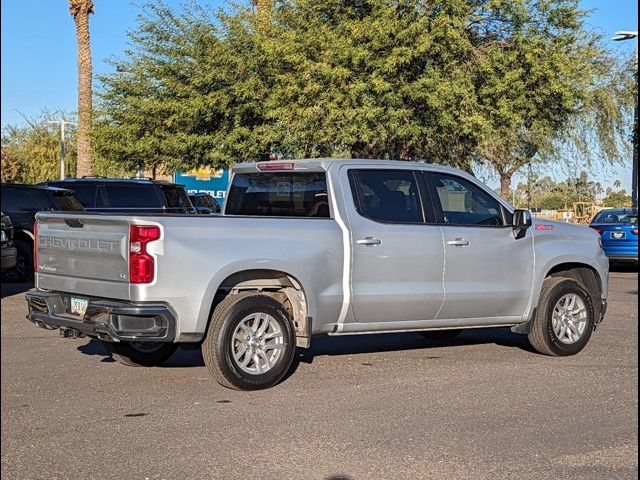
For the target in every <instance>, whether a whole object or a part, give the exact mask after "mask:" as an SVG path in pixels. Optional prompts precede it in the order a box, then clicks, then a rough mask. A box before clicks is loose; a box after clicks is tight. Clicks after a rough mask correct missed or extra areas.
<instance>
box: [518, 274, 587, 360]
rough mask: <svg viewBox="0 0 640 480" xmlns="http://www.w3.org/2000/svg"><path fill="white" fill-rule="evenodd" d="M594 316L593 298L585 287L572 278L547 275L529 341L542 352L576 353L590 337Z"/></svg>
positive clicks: (559, 354) (557, 354)
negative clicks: (548, 276)
mask: <svg viewBox="0 0 640 480" xmlns="http://www.w3.org/2000/svg"><path fill="white" fill-rule="evenodd" d="M594 318H595V315H594V302H593V299H592V298H591V295H590V294H589V292H588V291H587V289H586V288H584V287H583V286H582V285H581V284H580V283H578V282H576V281H575V280H573V279H569V278H562V277H550V278H547V279H546V280H545V281H544V283H543V285H542V291H541V292H540V299H539V301H538V308H537V310H536V316H535V318H534V320H533V325H532V327H531V333H529V342H530V343H531V346H533V348H535V349H536V350H537V351H538V352H540V353H542V354H545V355H552V356H567V355H575V354H576V353H578V352H579V351H581V350H582V349H583V348H584V347H585V346H586V345H587V342H588V341H589V338H591V333H592V332H593V324H594Z"/></svg>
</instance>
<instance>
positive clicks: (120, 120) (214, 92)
mask: <svg viewBox="0 0 640 480" xmlns="http://www.w3.org/2000/svg"><path fill="white" fill-rule="evenodd" d="M184 8H185V10H184V11H183V12H182V13H176V12H174V11H173V10H171V9H170V8H168V7H166V6H164V5H162V4H149V5H147V6H146V7H145V10H144V11H143V13H142V15H141V16H140V18H139V24H138V27H137V28H136V29H135V31H133V32H131V33H130V39H131V43H132V44H133V45H134V46H135V48H134V49H133V50H131V51H129V52H127V55H126V58H125V59H123V60H114V61H113V65H114V67H115V72H114V73H112V74H110V75H105V76H102V77H100V80H101V82H102V88H101V90H100V92H99V99H100V101H99V108H100V111H99V113H98V118H97V121H96V123H95V125H94V131H93V148H94V152H95V154H96V156H97V157H99V158H100V162H102V163H103V164H105V165H107V164H110V165H114V164H120V165H122V166H123V167H124V168H126V169H127V170H136V169H137V168H145V169H151V170H157V171H164V172H171V171H173V170H175V169H178V168H188V167H193V166H197V165H202V164H210V165H216V166H220V165H229V164H232V163H234V162H236V161H243V160H246V161H248V160H255V159H256V158H259V157H260V156H261V155H264V154H265V153H266V152H268V150H269V147H268V144H269V134H268V129H265V128H263V127H264V125H265V118H264V114H263V111H264V104H265V102H266V96H267V94H268V88H267V87H266V81H267V77H266V76H265V75H263V72H264V70H265V69H266V68H267V65H266V62H265V61H264V56H263V55H261V53H260V46H259V45H258V44H257V43H256V38H257V37H256V36H255V34H254V33H253V29H252V25H254V23H255V15H254V14H253V13H251V12H250V11H248V10H246V11H245V10H239V11H237V12H236V13H235V14H234V15H233V16H224V15H220V17H219V18H218V19H217V20H216V21H218V22H219V26H214V24H213V22H214V20H213V16H212V14H211V12H209V11H208V10H206V9H204V8H201V7H198V6H196V5H194V4H189V6H188V7H184Z"/></svg>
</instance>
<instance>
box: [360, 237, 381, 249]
mask: <svg viewBox="0 0 640 480" xmlns="http://www.w3.org/2000/svg"><path fill="white" fill-rule="evenodd" d="M356 243H357V244H358V245H368V246H370V247H372V246H374V245H380V244H381V243H382V240H380V239H378V238H374V237H364V238H361V239H360V240H356Z"/></svg>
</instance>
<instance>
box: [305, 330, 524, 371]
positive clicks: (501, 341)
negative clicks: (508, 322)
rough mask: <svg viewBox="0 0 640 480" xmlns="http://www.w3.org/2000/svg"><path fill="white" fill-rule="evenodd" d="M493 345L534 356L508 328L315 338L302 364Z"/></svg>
mask: <svg viewBox="0 0 640 480" xmlns="http://www.w3.org/2000/svg"><path fill="white" fill-rule="evenodd" d="M488 343H493V344H496V345H500V346H503V347H514V348H519V349H521V350H526V351H527V352H532V353H535V350H534V349H533V348H532V347H531V345H530V344H529V341H528V340H527V336H526V335H520V334H517V333H512V332H511V330H510V329H509V328H475V329H468V330H465V331H463V332H462V333H461V334H460V335H458V336H457V337H456V338H453V339H448V340H441V339H430V338H425V337H422V336H421V335H419V334H417V333H380V334H371V335H349V336H344V337H339V336H332V337H328V336H326V337H316V338H314V339H313V342H312V347H311V348H310V349H305V350H300V355H298V357H299V359H300V361H301V362H304V363H312V362H313V358H314V357H320V356H325V355H330V356H333V355H353V354H360V353H376V352H394V351H401V350H417V349H425V350H426V349H429V348H441V347H460V346H464V345H482V344H488Z"/></svg>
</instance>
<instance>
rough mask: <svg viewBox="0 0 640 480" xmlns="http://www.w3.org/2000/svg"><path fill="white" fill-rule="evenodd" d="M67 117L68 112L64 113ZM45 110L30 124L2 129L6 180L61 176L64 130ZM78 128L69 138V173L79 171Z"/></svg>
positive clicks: (66, 172)
mask: <svg viewBox="0 0 640 480" xmlns="http://www.w3.org/2000/svg"><path fill="white" fill-rule="evenodd" d="M63 116H64V115H63ZM49 119H51V115H50V114H49V113H48V112H46V111H45V112H44V113H42V114H41V115H40V117H39V118H37V119H35V120H34V121H32V122H31V124H30V125H24V126H16V125H8V126H6V127H5V128H4V129H3V131H2V181H3V182H5V181H8V182H16V183H17V182H20V183H36V182H41V181H44V180H54V179H58V178H60V130H59V128H60V127H58V126H55V125H49V124H47V123H46V121H47V120H49ZM76 159H77V154H76V142H75V131H74V130H71V131H68V133H67V135H66V141H65V174H66V175H67V176H71V177H73V176H75V174H76Z"/></svg>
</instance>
